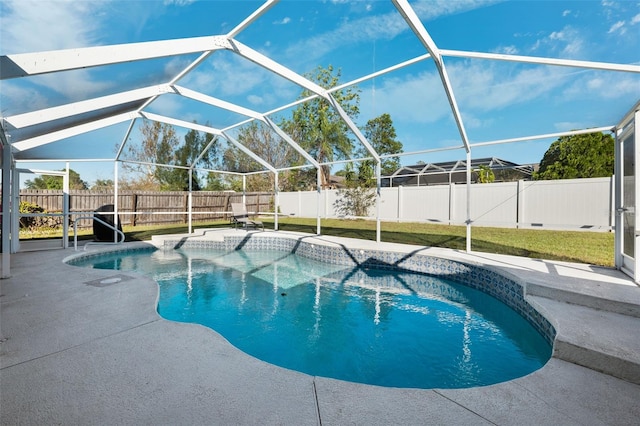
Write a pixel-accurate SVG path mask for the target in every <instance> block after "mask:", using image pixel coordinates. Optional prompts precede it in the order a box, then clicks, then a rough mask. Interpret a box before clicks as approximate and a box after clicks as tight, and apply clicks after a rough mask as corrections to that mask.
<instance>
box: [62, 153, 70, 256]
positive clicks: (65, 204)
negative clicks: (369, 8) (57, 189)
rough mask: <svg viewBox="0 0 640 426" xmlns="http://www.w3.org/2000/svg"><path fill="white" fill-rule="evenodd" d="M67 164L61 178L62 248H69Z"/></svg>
mask: <svg viewBox="0 0 640 426" xmlns="http://www.w3.org/2000/svg"><path fill="white" fill-rule="evenodd" d="M69 169H70V167H69V162H68V161H67V163H66V172H65V174H64V176H63V177H62V248H63V249H67V248H69Z"/></svg>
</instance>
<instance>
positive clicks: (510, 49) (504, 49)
mask: <svg viewBox="0 0 640 426" xmlns="http://www.w3.org/2000/svg"><path fill="white" fill-rule="evenodd" d="M495 53H504V54H506V55H517V54H518V48H517V47H516V46H514V45H511V46H500V47H498V48H497V49H495Z"/></svg>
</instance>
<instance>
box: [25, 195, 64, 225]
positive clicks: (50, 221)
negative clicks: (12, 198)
mask: <svg viewBox="0 0 640 426" xmlns="http://www.w3.org/2000/svg"><path fill="white" fill-rule="evenodd" d="M19 209H20V213H22V214H34V213H46V212H47V211H46V210H45V209H44V208H42V207H40V206H39V205H37V204H35V203H30V202H28V201H20V207H19ZM60 225H62V218H61V217H56V216H54V217H21V218H20V229H28V230H30V231H35V230H37V229H38V228H42V227H46V228H52V229H55V228H57V227H59V226H60Z"/></svg>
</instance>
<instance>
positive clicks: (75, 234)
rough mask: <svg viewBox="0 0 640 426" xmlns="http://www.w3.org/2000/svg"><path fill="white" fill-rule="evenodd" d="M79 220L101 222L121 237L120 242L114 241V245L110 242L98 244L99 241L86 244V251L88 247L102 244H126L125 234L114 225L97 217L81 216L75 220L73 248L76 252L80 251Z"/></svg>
mask: <svg viewBox="0 0 640 426" xmlns="http://www.w3.org/2000/svg"><path fill="white" fill-rule="evenodd" d="M79 219H93V220H95V221H97V222H100V223H101V224H103V225H104V226H106V227H107V228H110V229H113V230H114V231H115V232H117V233H118V235H120V241H114V242H112V243H109V242H98V241H89V242H88V243H86V244H85V245H84V250H86V249H87V246H88V245H100V244H122V243H124V239H125V236H124V233H123V232H122V231H121V230H119V229H118V228H116V227H115V226H114V225H112V224H110V223H107V222H105V221H104V220H102V219H100V218H98V217H95V216H79V217H76V218H75V220H74V221H73V248H74V250H75V251H78V220H79Z"/></svg>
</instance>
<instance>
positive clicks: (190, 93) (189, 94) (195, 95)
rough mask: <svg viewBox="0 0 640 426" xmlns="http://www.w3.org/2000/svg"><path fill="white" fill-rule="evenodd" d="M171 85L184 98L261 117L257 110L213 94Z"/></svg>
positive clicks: (252, 116)
mask: <svg viewBox="0 0 640 426" xmlns="http://www.w3.org/2000/svg"><path fill="white" fill-rule="evenodd" d="M172 87H173V92H174V93H176V94H178V95H181V96H184V97H185V98H189V99H193V100H196V101H198V102H202V103H205V104H208V105H212V106H215V107H218V108H222V109H226V110H227V111H231V112H235V113H237V114H241V115H244V116H247V117H251V118H256V119H258V120H261V119H262V114H260V113H259V112H256V111H253V110H250V109H248V108H244V107H241V106H239V105H236V104H233V103H231V102H227V101H223V100H222V99H218V98H214V97H213V96H209V95H205V94H203V93H200V92H196V91H195V90H191V89H187V88H186V87H182V86H178V85H173V86H172Z"/></svg>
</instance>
